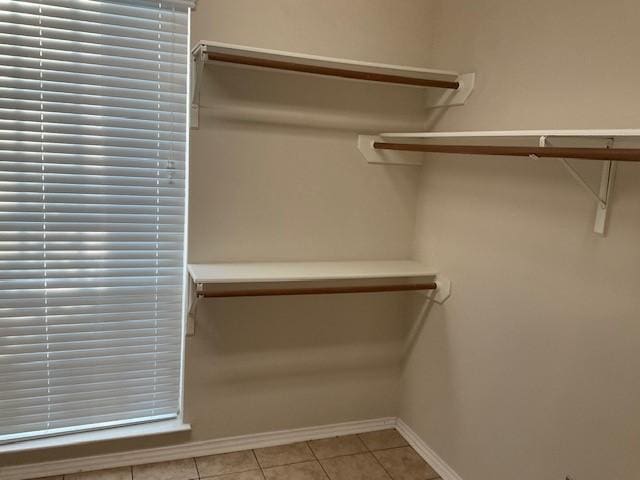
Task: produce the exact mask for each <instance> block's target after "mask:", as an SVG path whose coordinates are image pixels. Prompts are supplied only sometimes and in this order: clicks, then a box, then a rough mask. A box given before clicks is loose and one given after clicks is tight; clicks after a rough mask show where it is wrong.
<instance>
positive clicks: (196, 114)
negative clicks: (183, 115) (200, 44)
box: [189, 49, 206, 129]
mask: <svg viewBox="0 0 640 480" xmlns="http://www.w3.org/2000/svg"><path fill="white" fill-rule="evenodd" d="M205 60H206V53H205V51H204V49H198V50H197V51H196V52H194V53H193V54H192V56H191V112H190V113H191V115H190V119H189V120H190V126H191V128H194V129H197V128H199V127H200V90H201V87H202V75H203V73H204V64H205Z"/></svg>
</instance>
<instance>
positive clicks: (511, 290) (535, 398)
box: [401, 0, 640, 480]
mask: <svg viewBox="0 0 640 480" xmlns="http://www.w3.org/2000/svg"><path fill="white" fill-rule="evenodd" d="M639 23H640V8H639V7H638V3H637V2H636V1H625V0H615V1H612V2H600V1H583V2H571V1H566V0H565V1H560V2H559V1H550V0H540V1H536V2H531V1H522V0H488V1H484V2H478V1H472V0H448V1H441V2H440V14H439V15H438V16H437V32H436V35H435V43H434V58H433V61H434V62H435V63H437V64H438V65H439V66H444V67H445V68H455V69H460V70H463V71H477V72H478V89H477V90H476V92H474V94H473V96H472V97H471V99H470V101H469V103H468V105H467V106H465V107H461V108H458V109H454V110H451V111H450V112H448V113H447V114H445V115H444V116H443V117H442V118H440V119H439V122H438V123H436V124H435V125H434V126H435V127H436V128H437V129H439V130H450V129H452V130H466V129H476V130H487V129H520V128H637V127H638V125H639V124H640V110H639V109H638V105H639V101H640V96H639V95H638V91H637V85H638V79H639V78H640V63H639V62H638V57H637V55H638V51H639V47H640V39H639V36H638V29H637V26H638V24H639ZM584 163H585V162H582V163H580V162H578V163H576V165H578V167H580V166H581V165H582V166H583V167H586V165H584ZM639 184H640V169H639V167H638V166H636V165H622V166H621V168H620V170H619V175H618V182H617V189H616V192H615V198H614V203H613V207H612V214H611V223H610V230H609V235H608V237H607V238H599V237H597V236H594V235H593V234H592V233H591V229H592V227H593V216H594V208H595V207H594V205H593V203H592V202H591V200H590V199H589V197H588V196H587V194H586V193H585V192H583V191H582V190H581V189H580V187H579V186H577V184H576V183H575V182H574V181H573V180H572V179H571V178H570V177H569V176H568V175H567V173H566V172H565V171H564V170H563V168H562V167H561V165H560V164H559V162H557V161H555V160H549V161H543V160H540V161H535V160H528V159H521V160H516V159H510V158H505V159H499V158H482V157H474V158H469V157H466V158H462V157H444V156H443V157H440V158H437V159H434V160H432V161H429V162H428V164H427V165H426V167H425V168H424V170H423V172H422V181H421V187H420V200H419V206H418V209H419V211H418V217H417V218H418V220H417V237H416V251H417V254H418V256H419V257H420V258H422V259H425V260H427V261H428V262H430V263H432V264H434V265H435V266H437V267H438V268H440V269H441V270H442V271H443V272H446V273H447V274H448V275H449V276H450V277H451V278H452V279H453V282H454V284H453V285H454V293H453V296H452V298H451V299H450V300H449V301H448V302H447V303H446V304H445V306H443V307H437V308H435V309H434V310H433V311H432V312H431V315H430V316H429V318H428V319H427V321H426V323H425V325H424V327H423V329H422V332H421V335H420V337H419V339H418V341H417V343H416V345H415V347H414V350H413V353H412V356H411V358H410V360H409V362H408V363H407V366H406V369H405V372H404V382H403V385H404V389H403V405H402V407H401V416H402V417H403V418H404V420H405V421H407V422H408V423H409V424H410V425H411V426H412V427H413V428H414V429H415V430H416V431H417V432H418V433H419V434H420V435H421V436H422V438H423V439H424V440H425V441H426V442H427V443H428V444H429V445H430V446H431V447H432V448H433V449H435V450H436V451H437V452H438V453H440V454H441V455H442V456H443V457H444V458H445V460H446V461H448V462H449V463H450V464H451V465H452V466H453V467H454V468H455V469H456V470H457V471H458V473H459V474H460V475H461V476H462V478H464V479H465V480H496V479H500V480H502V479H516V478H517V479H518V480H540V479H545V480H547V479H549V480H556V479H557V480H563V479H564V478H565V475H571V477H572V478H574V479H575V480H597V479H602V478H607V479H612V480H614V479H615V480H628V479H632V478H634V479H635V478H640V455H638V451H639V449H640V415H638V405H640V374H639V373H638V372H639V371H640V369H639V367H640V363H639V360H638V358H639V357H638V352H640V322H638V320H639V316H640V296H639V295H638V290H639V289H640V268H639V267H640V249H639V248H638V245H639V244H640V189H639V188H638V185H639Z"/></svg>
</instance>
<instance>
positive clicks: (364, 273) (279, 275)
mask: <svg viewBox="0 0 640 480" xmlns="http://www.w3.org/2000/svg"><path fill="white" fill-rule="evenodd" d="M188 269H189V274H190V275H191V278H192V280H193V282H194V283H202V284H205V283H206V284H232V283H235V284H238V283H274V282H312V281H325V280H358V279H383V278H398V279H401V278H421V277H435V275H436V272H435V271H434V270H433V269H431V268H428V267H427V266H425V265H423V264H422V263H419V262H414V261H410V260H401V261H366V262H354V261H348V262H266V263H196V264H189V266H188Z"/></svg>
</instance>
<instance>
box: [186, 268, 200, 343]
mask: <svg viewBox="0 0 640 480" xmlns="http://www.w3.org/2000/svg"><path fill="white" fill-rule="evenodd" d="M202 291H203V285H202V283H195V282H193V281H191V280H190V281H189V309H188V311H187V327H186V331H185V335H186V336H187V337H192V336H193V335H195V333H196V315H197V313H198V302H199V301H200V298H202Z"/></svg>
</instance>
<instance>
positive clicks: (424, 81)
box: [207, 52, 460, 90]
mask: <svg viewBox="0 0 640 480" xmlns="http://www.w3.org/2000/svg"><path fill="white" fill-rule="evenodd" d="M207 59H208V61H210V62H222V63H233V64H236V65H246V66H251V67H261V68H270V69H275V70H285V71H289V72H298V73H311V74H314V75H323V76H329V77H340V78H348V79H352V80H366V81H369V82H381V83H394V84H397V85H408V86H413V87H432V88H444V89H449V90H457V89H458V88H460V82H458V81H448V80H435V79H428V78H417V77H408V76H402V75H393V74H386V73H374V72H365V71H360V70H350V69H346V68H336V67H323V66H320V65H309V64H305V63H296V62H287V61H280V60H271V59H266V58H258V57H249V56H245V55H234V54H228V53H220V52H209V53H207Z"/></svg>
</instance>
